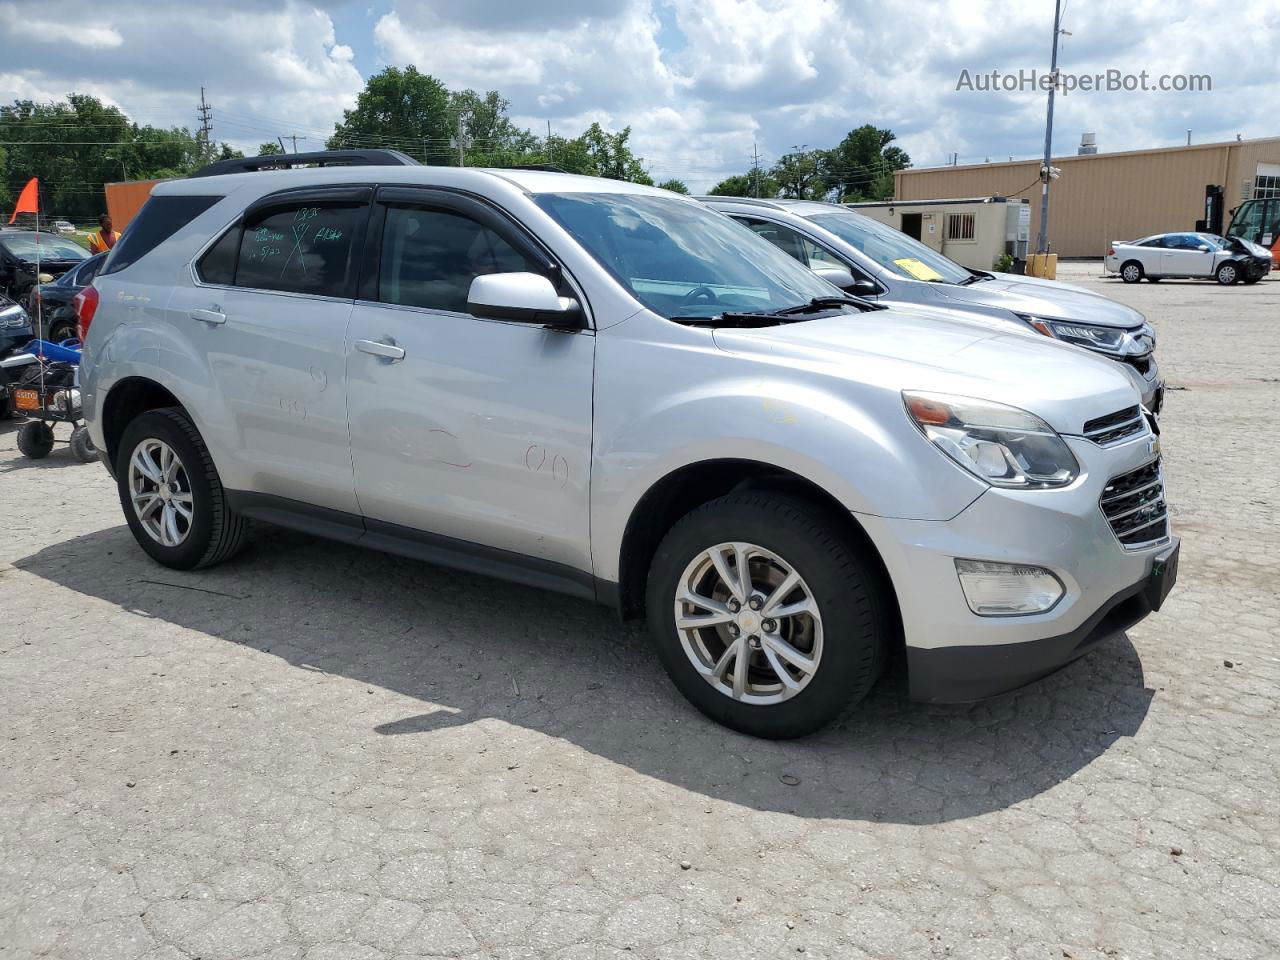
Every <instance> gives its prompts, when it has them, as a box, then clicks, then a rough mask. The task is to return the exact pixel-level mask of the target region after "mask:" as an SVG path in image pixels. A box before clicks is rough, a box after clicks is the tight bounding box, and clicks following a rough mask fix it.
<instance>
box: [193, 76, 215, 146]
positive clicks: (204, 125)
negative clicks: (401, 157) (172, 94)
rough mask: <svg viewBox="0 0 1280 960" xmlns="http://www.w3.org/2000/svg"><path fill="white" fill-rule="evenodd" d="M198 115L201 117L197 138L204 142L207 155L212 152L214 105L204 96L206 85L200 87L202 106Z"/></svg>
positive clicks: (197, 112)
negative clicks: (210, 104)
mask: <svg viewBox="0 0 1280 960" xmlns="http://www.w3.org/2000/svg"><path fill="white" fill-rule="evenodd" d="M196 116H197V117H199V119H200V130H199V132H198V133H197V134H196V139H197V140H198V141H200V143H201V144H202V149H203V151H204V153H205V154H206V155H207V154H209V153H210V152H211V149H212V148H211V144H212V142H213V141H212V139H211V134H212V131H213V124H212V120H213V107H211V106H209V104H208V102H207V101H206V100H205V98H204V87H201V88H200V107H199V109H198V110H197V111H196Z"/></svg>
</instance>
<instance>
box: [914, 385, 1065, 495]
mask: <svg viewBox="0 0 1280 960" xmlns="http://www.w3.org/2000/svg"><path fill="white" fill-rule="evenodd" d="M902 398H903V400H904V401H905V402H906V405H907V413H908V414H909V415H910V417H911V419H912V420H913V421H914V422H915V425H916V426H917V427H919V428H920V432H921V433H923V434H924V435H925V436H926V437H927V438H928V439H929V440H930V441H931V442H932V443H933V445H934V446H935V447H937V448H938V449H939V450H941V451H942V452H943V453H945V454H946V455H947V456H949V457H950V458H951V459H952V460H954V461H955V462H956V463H958V464H960V466H962V467H964V468H965V469H966V470H968V471H970V472H971V473H973V474H975V475H976V476H978V477H979V478H981V479H982V480H985V481H986V482H987V483H990V484H993V485H995V486H997V487H1014V488H1021V489H1024V490H1025V489H1042V488H1046V487H1065V486H1066V485H1067V484H1069V483H1071V482H1072V481H1073V480H1075V478H1076V477H1077V476H1078V475H1079V473H1080V464H1078V463H1077V462H1076V458H1075V457H1074V456H1073V455H1072V453H1071V450H1070V448H1069V447H1068V446H1067V445H1066V443H1065V442H1063V439H1062V438H1061V437H1060V436H1058V434H1057V431H1055V430H1054V429H1053V428H1052V427H1051V426H1049V425H1048V424H1047V423H1045V422H1044V421H1043V420H1041V419H1040V418H1039V417H1037V416H1035V415H1034V414H1030V413H1027V411H1025V410H1019V409H1018V408H1017V407H1007V406H1005V405H1004V404H1003V403H992V402H991V401H989V400H974V399H972V398H970V397H952V396H948V395H946V394H940V393H917V392H915V391H912V390H904V391H903V392H902Z"/></svg>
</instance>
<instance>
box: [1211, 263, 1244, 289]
mask: <svg viewBox="0 0 1280 960" xmlns="http://www.w3.org/2000/svg"><path fill="white" fill-rule="evenodd" d="M1214 277H1215V278H1216V279H1217V281H1218V282H1219V283H1220V284H1222V285H1223V286H1224V287H1229V286H1231V284H1233V283H1235V282H1236V281H1237V280H1239V279H1240V268H1239V267H1238V266H1236V265H1235V264H1234V263H1231V262H1230V261H1228V262H1227V263H1224V264H1222V266H1220V267H1218V270H1217V272H1216V273H1215V274H1214Z"/></svg>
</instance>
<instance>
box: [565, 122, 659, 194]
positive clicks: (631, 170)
mask: <svg viewBox="0 0 1280 960" xmlns="http://www.w3.org/2000/svg"><path fill="white" fill-rule="evenodd" d="M630 137H631V128H630V127H623V128H622V129H621V130H620V131H619V132H618V133H609V132H608V131H606V130H605V129H604V128H602V127H601V126H600V124H598V123H593V124H591V126H589V127H588V128H587V129H586V132H585V133H583V135H582V136H581V137H579V138H578V139H579V140H581V141H582V145H583V148H584V149H585V150H586V155H587V162H588V164H589V166H590V170H588V171H583V172H588V173H590V174H591V175H592V176H596V177H607V178H608V179H610V180H630V181H631V182H632V183H645V184H650V185H652V184H653V178H652V177H650V176H649V174H648V173H647V172H646V171H645V169H644V165H643V164H642V163H641V162H640V160H639V158H637V157H636V156H635V154H633V153H632V152H631V148H630V147H629V146H627V140H629V139H630Z"/></svg>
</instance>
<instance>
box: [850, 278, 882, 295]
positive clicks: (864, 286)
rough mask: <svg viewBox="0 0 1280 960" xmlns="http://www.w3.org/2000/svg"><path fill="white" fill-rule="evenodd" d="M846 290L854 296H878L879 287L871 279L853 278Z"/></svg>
mask: <svg viewBox="0 0 1280 960" xmlns="http://www.w3.org/2000/svg"><path fill="white" fill-rule="evenodd" d="M848 290H849V292H850V293H852V294H853V295H854V296H855V297H878V296H880V287H879V286H878V285H877V284H876V283H875V282H874V281H871V280H855V281H853V286H852V287H849V288H848Z"/></svg>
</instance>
